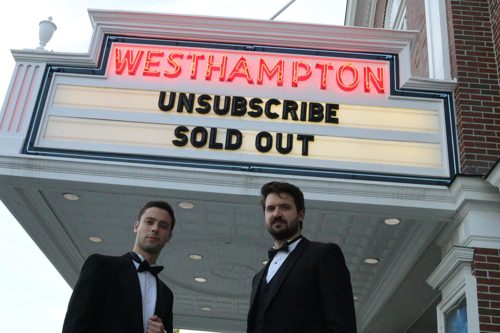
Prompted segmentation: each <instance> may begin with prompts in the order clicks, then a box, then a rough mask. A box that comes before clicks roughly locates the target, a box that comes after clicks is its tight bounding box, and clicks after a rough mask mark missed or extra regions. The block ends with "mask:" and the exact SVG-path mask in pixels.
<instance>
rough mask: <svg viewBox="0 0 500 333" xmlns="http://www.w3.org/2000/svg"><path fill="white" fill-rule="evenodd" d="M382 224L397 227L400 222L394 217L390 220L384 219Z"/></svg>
mask: <svg viewBox="0 0 500 333" xmlns="http://www.w3.org/2000/svg"><path fill="white" fill-rule="evenodd" d="M384 223H385V224H387V225H398V224H399V223H401V220H400V219H398V218H395V217H391V218H388V219H385V220H384Z"/></svg>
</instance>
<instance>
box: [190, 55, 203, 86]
mask: <svg viewBox="0 0 500 333" xmlns="http://www.w3.org/2000/svg"><path fill="white" fill-rule="evenodd" d="M187 57H188V59H193V61H192V62H191V76H190V78H191V80H196V74H197V73H198V61H199V60H200V59H204V58H205V56H204V55H203V54H201V53H188V56H187Z"/></svg>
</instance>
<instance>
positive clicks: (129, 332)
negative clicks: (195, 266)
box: [63, 253, 174, 333]
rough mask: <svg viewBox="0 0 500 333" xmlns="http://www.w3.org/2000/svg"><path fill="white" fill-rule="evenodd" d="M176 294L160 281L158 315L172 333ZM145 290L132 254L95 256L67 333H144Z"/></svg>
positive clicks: (79, 286) (73, 303)
mask: <svg viewBox="0 0 500 333" xmlns="http://www.w3.org/2000/svg"><path fill="white" fill-rule="evenodd" d="M173 299H174V297H173V294H172V291H171V290H170V289H169V288H168V287H167V286H166V285H165V284H164V283H163V282H161V281H160V279H157V297H156V308H155V314H156V315H157V316H158V317H160V318H161V319H162V321H163V326H164V327H165V330H166V331H167V332H168V333H172V331H173V329H172V305H173ZM143 326H144V325H143V321H142V300H141V287H140V284H139V278H138V276H137V271H136V268H135V266H134V263H133V262H132V258H131V256H130V254H129V253H127V254H125V255H123V256H121V257H112V256H103V255H98V254H94V255H91V256H90V257H89V258H88V259H87V260H86V261H85V263H84V264H83V267H82V271H81V273H80V277H79V278H78V281H77V283H76V285H75V288H74V289H73V294H72V296H71V299H70V301H69V305H68V311H67V313H66V318H65V320H64V325H63V333H77V332H78V333H99V332H107V333H109V332H120V333H144V328H143Z"/></svg>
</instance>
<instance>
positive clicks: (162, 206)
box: [137, 201, 175, 231]
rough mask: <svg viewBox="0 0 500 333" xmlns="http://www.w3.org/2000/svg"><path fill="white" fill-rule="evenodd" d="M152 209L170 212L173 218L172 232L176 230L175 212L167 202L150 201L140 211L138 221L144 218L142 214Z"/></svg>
mask: <svg viewBox="0 0 500 333" xmlns="http://www.w3.org/2000/svg"><path fill="white" fill-rule="evenodd" d="M151 207H156V208H160V209H163V210H166V211H167V212H168V214H170V217H171V218H172V227H171V228H170V231H172V230H174V226H175V215H174V210H173V209H172V207H171V206H170V205H169V204H168V203H167V202H165V201H149V202H146V204H145V205H144V206H143V207H142V208H141V210H140V211H139V217H138V218H137V221H140V220H141V217H142V214H144V212H145V211H146V209H148V208H151Z"/></svg>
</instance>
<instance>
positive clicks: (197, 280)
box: [194, 277, 207, 283]
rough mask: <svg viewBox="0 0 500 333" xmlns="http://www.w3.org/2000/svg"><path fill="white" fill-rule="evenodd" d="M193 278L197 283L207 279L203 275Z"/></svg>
mask: <svg viewBox="0 0 500 333" xmlns="http://www.w3.org/2000/svg"><path fill="white" fill-rule="evenodd" d="M194 280H195V281H196V282H199V283H205V282H207V279H205V278H204V277H195V278H194Z"/></svg>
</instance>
